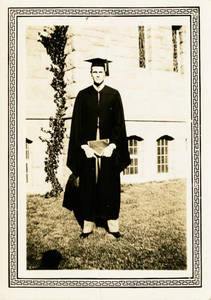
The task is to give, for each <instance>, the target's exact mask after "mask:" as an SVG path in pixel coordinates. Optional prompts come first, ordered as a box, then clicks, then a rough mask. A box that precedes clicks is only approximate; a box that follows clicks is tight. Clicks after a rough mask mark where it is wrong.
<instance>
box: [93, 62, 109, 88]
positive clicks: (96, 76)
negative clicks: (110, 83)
mask: <svg viewBox="0 0 211 300" xmlns="http://www.w3.org/2000/svg"><path fill="white" fill-rule="evenodd" d="M91 76H92V79H93V80H94V83H96V84H97V85H99V84H101V83H103V81H104V80H105V77H106V75H105V70H104V68H103V67H98V66H97V67H92V69H91Z"/></svg>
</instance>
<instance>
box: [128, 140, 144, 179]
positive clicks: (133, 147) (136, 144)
mask: <svg viewBox="0 0 211 300" xmlns="http://www.w3.org/2000/svg"><path fill="white" fill-rule="evenodd" d="M142 140H143V139H142V138H140V137H139V136H136V135H132V136H130V137H128V148H129V153H130V159H131V164H130V165H129V166H128V167H127V169H125V170H124V172H123V174H124V175H135V174H138V173H139V169H138V168H139V153H140V141H142Z"/></svg>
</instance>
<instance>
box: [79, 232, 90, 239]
mask: <svg viewBox="0 0 211 300" xmlns="http://www.w3.org/2000/svg"><path fill="white" fill-rule="evenodd" d="M91 233H92V232H87V233H84V232H82V233H81V234H80V238H81V239H86V238H87V237H88V236H89V235H90V234H91Z"/></svg>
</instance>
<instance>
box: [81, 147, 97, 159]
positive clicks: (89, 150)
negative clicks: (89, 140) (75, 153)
mask: <svg viewBox="0 0 211 300" xmlns="http://www.w3.org/2000/svg"><path fill="white" fill-rule="evenodd" d="M81 148H82V149H83V150H84V152H85V154H86V157H87V158H92V157H96V156H95V152H94V150H93V149H92V148H90V147H89V146H88V145H82V146H81Z"/></svg>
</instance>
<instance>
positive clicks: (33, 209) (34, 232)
mask: <svg viewBox="0 0 211 300" xmlns="http://www.w3.org/2000/svg"><path fill="white" fill-rule="evenodd" d="M62 196H63V194H62V195H61V196H60V197H59V198H50V199H45V198H44V197H43V196H40V195H30V196H28V199H27V268H28V269H29V270H32V269H36V268H38V267H39V265H40V261H41V258H42V253H43V252H45V251H47V250H52V249H55V250H57V251H59V252H60V253H61V255H62V260H61V262H60V264H59V269H82V270H92V269H100V270H112V269H113V270H138V269H139V270H184V269H186V181H185V180H183V179H176V180H169V181H162V182H147V183H139V184H133V185H123V186H122V193H121V199H122V200H121V210H120V229H121V230H120V231H121V233H122V234H123V237H122V238H120V239H119V240H116V239H115V238H114V237H113V236H111V235H110V234H108V233H107V232H106V231H105V229H103V228H101V227H98V228H96V229H95V231H94V233H93V234H91V235H90V236H89V237H88V238H87V239H84V240H83V239H80V238H79V234H80V233H81V228H80V227H79V225H78V223H77V221H76V220H75V218H74V215H73V213H72V212H71V211H69V210H67V209H66V208H63V207H62V201H63V199H62Z"/></svg>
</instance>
